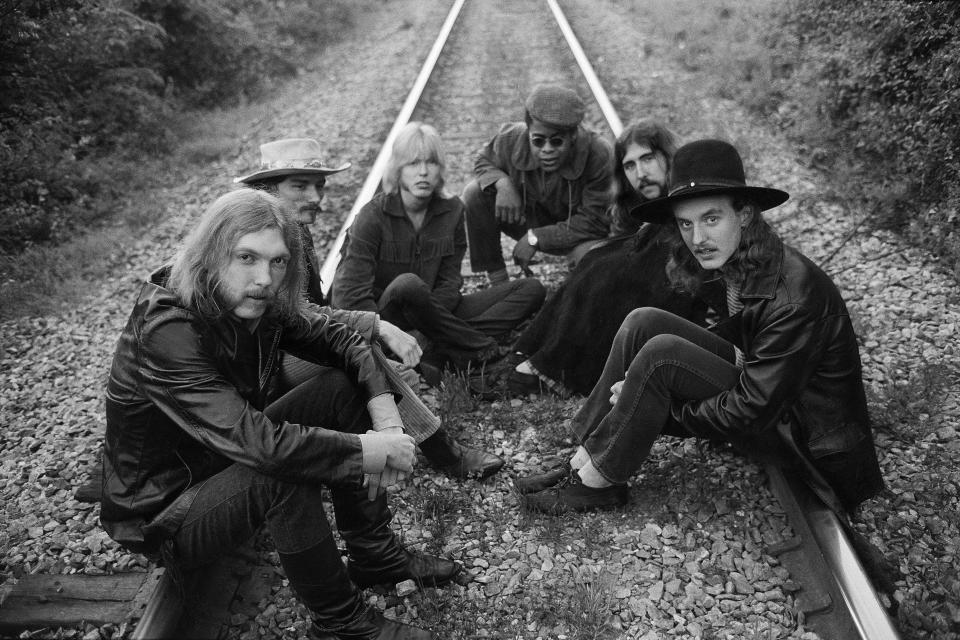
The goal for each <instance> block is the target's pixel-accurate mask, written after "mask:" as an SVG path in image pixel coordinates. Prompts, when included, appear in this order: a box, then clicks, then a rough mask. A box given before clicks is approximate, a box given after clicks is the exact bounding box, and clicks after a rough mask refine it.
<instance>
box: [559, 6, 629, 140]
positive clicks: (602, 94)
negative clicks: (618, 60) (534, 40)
mask: <svg viewBox="0 0 960 640" xmlns="http://www.w3.org/2000/svg"><path fill="white" fill-rule="evenodd" d="M547 5H549V7H550V11H552V12H553V17H554V18H555V19H556V21H557V24H558V25H560V31H561V32H562V33H563V37H564V38H566V40H567V46H569V47H570V50H571V51H572V52H573V57H574V58H575V59H576V61H577V65H578V66H579V67H580V72H581V73H583V77H584V78H585V79H586V81H587V85H588V86H589V87H590V91H591V92H592V93H593V98H594V99H595V100H596V101H597V104H598V105H600V111H601V112H602V113H603V117H604V118H606V120H607V125H608V126H609V127H610V130H611V131H612V132H613V137H614V138H616V137H617V136H619V135H620V132H622V131H623V123H622V122H621V121H620V116H619V115H617V110H616V109H614V108H613V105H612V104H611V103H610V99H609V98H607V92H606V91H604V89H603V85H602V84H600V79H599V78H598V77H597V74H596V73H595V72H594V70H593V65H591V64H590V60H588V59H587V54H586V53H584V52H583V47H581V46H580V42H579V41H578V40H577V36H575V35H574V33H573V29H571V28H570V23H569V22H568V21H567V17H566V16H565V15H564V14H563V11H562V10H561V9H560V5H558V4H557V0H547Z"/></svg>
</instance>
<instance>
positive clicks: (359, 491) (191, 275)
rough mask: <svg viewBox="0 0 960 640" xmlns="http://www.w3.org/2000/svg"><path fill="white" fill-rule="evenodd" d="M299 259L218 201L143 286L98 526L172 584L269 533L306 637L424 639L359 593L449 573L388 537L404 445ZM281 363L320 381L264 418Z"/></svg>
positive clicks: (247, 213)
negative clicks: (307, 291)
mask: <svg viewBox="0 0 960 640" xmlns="http://www.w3.org/2000/svg"><path fill="white" fill-rule="evenodd" d="M301 251H302V248H301V244H300V232H299V229H298V228H297V226H296V224H295V223H293V222H291V221H290V220H289V219H288V217H287V212H286V209H285V207H284V206H283V204H282V203H281V202H280V201H279V200H278V199H277V198H275V197H273V196H271V195H269V194H266V193H264V192H262V191H254V190H252V189H242V190H238V191H234V192H232V193H229V194H227V195H225V196H222V197H221V198H219V199H218V200H216V201H215V202H214V203H213V204H212V205H211V206H210V207H209V208H208V209H207V211H206V212H205V213H204V216H203V218H202V219H201V221H200V223H199V224H198V226H197V227H196V228H195V229H194V230H193V232H192V233H191V234H190V235H189V236H188V237H187V239H186V240H185V241H184V244H183V246H182V248H181V250H180V252H179V253H178V255H177V258H176V260H175V261H174V263H173V264H172V265H171V266H167V267H164V268H162V269H160V270H158V271H157V272H156V273H154V274H153V275H152V276H151V278H150V281H149V282H148V283H146V284H144V286H143V288H142V290H141V292H140V296H139V298H138V300H137V302H136V304H135V305H134V308H133V311H132V313H131V314H130V318H129V320H128V322H127V325H126V327H125V328H124V330H123V333H122V334H121V336H120V340H119V342H118V345H117V350H116V353H115V355H114V360H113V366H112V368H111V370H110V378H109V382H108V386H107V401H106V409H107V433H106V437H105V440H104V456H103V465H104V469H103V478H104V487H103V497H102V505H101V506H102V508H101V522H102V524H103V526H104V528H105V529H106V530H107V533H109V535H110V536H111V537H112V538H113V539H114V540H116V541H117V542H119V543H120V544H122V545H124V546H125V547H127V548H128V549H130V550H132V551H135V552H142V553H147V554H155V555H160V556H161V557H163V558H164V559H165V560H166V561H167V562H168V563H172V564H173V565H175V566H178V567H181V568H190V567H196V566H199V565H202V564H204V563H207V562H209V561H211V560H212V559H213V558H215V557H216V556H217V554H219V553H220V552H222V551H223V550H224V549H228V548H231V547H234V546H236V545H239V544H241V543H243V542H244V541H246V540H247V539H249V538H250V537H251V536H253V535H254V533H255V532H256V531H257V529H259V528H260V527H261V526H262V525H264V524H265V525H266V527H267V530H268V531H269V532H270V536H271V538H272V539H273V541H274V543H275V544H276V547H277V552H278V553H279V557H280V562H281V564H282V565H283V568H284V571H285V572H286V575H287V578H288V579H289V580H290V583H291V584H292V586H293V588H294V590H295V591H296V593H297V594H298V596H299V597H300V599H301V600H302V602H303V603H304V604H305V605H306V607H307V608H308V609H309V610H310V614H311V616H312V618H313V621H314V625H315V627H316V630H317V631H318V632H322V633H327V634H332V636H333V637H336V638H365V639H369V640H373V639H375V638H387V637H389V638H430V637H432V635H431V634H430V633H428V632H426V631H423V630H420V629H416V628H414V627H409V626H406V625H401V624H398V623H396V622H392V621H388V620H386V619H384V618H383V616H381V615H380V614H379V613H378V612H376V611H375V610H372V609H370V608H369V607H368V606H367V604H366V603H365V602H364V599H363V598H362V596H361V594H360V591H359V589H358V587H359V588H363V587H368V586H372V585H375V584H380V583H391V584H392V583H395V582H397V581H400V580H404V579H411V578H412V579H415V580H417V581H421V582H424V583H427V584H443V583H445V582H447V581H449V580H451V579H452V578H453V577H454V576H455V575H456V574H457V573H458V571H459V567H458V566H457V565H456V564H455V563H454V562H452V561H450V560H445V559H441V558H437V557H433V556H428V555H424V554H419V553H415V552H412V551H409V550H407V549H405V548H404V547H403V546H402V545H401V544H400V542H399V541H398V540H397V538H396V536H395V535H394V534H393V532H392V531H391V529H390V519H391V515H390V511H389V509H388V508H387V501H386V493H385V491H384V489H385V487H386V486H389V485H391V484H394V483H396V482H397V481H398V480H400V479H401V478H403V476H404V475H405V474H407V473H410V472H411V470H412V464H413V461H414V441H413V438H412V437H410V436H409V435H406V434H404V433H403V431H402V427H403V425H402V423H401V421H400V417H399V414H398V412H397V407H396V405H395V403H394V389H393V388H392V387H391V385H390V384H389V382H388V380H387V378H386V377H385V375H384V371H383V368H382V366H381V364H380V363H379V361H378V360H377V359H375V358H374V355H373V351H372V347H371V346H370V344H369V343H367V342H366V340H364V339H363V337H362V336H361V335H360V334H358V333H357V332H355V331H354V330H352V329H351V328H350V327H348V326H346V325H343V324H340V323H337V322H335V321H333V320H332V319H331V318H330V316H329V315H326V314H323V313H319V312H318V311H317V310H316V307H310V306H307V305H306V304H305V303H304V302H303V298H302V295H301V292H302V290H303V285H304V279H305V277H306V276H305V273H304V271H303V269H302V267H301V264H302V262H301V260H302V256H301ZM279 349H284V350H286V351H288V352H290V353H293V354H296V355H297V357H299V358H302V359H305V360H309V361H311V362H314V363H317V364H323V365H325V366H324V367H323V369H322V370H321V371H320V372H319V373H318V374H317V375H316V376H314V377H313V378H311V379H309V380H307V381H306V382H304V383H303V384H301V385H300V386H298V387H296V388H295V389H293V390H292V391H290V392H288V393H287V394H285V395H283V396H282V397H280V398H279V399H277V400H275V401H273V402H271V403H269V404H268V402H267V400H266V394H267V392H268V390H269V388H270V377H271V374H272V373H273V370H274V366H273V363H274V362H275V360H276V357H277V353H278V350H279ZM324 485H326V486H327V487H329V489H330V495H331V497H332V501H333V508H334V511H335V513H336V518H337V526H338V529H339V530H340V533H341V536H342V537H343V539H344V541H345V542H346V544H347V548H348V550H349V553H350V562H349V564H348V565H347V566H344V564H343V563H342V562H341V560H340V553H339V551H338V550H337V545H336V543H335V542H334V540H333V536H332V534H331V529H330V525H329V523H328V521H327V517H326V515H325V512H324V507H323V503H322V497H323V493H322V491H321V489H322V487H323V486H324Z"/></svg>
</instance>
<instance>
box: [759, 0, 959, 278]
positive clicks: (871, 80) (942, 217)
mask: <svg viewBox="0 0 960 640" xmlns="http://www.w3.org/2000/svg"><path fill="white" fill-rule="evenodd" d="M782 16H783V18H782V20H783V27H784V29H783V30H781V31H778V32H777V33H775V34H773V35H771V36H770V38H769V40H770V42H771V44H772V45H773V50H774V56H775V59H779V60H789V61H791V63H793V64H788V65H785V66H783V67H782V70H785V72H786V73H785V74H783V75H782V76H781V79H780V80H779V82H777V83H776V84H777V86H778V87H779V89H780V92H781V94H782V97H783V99H784V101H785V102H779V105H778V107H777V115H779V116H781V117H784V119H785V120H786V124H787V125H788V126H789V127H790V128H791V129H792V130H793V131H794V132H795V133H796V134H797V135H798V139H799V140H801V141H802V142H804V143H805V144H806V145H807V146H808V147H809V149H810V150H811V154H810V155H811V159H812V160H814V161H816V162H821V163H822V164H823V165H824V166H825V167H827V168H828V169H830V170H832V171H833V172H834V173H835V175H836V176H837V177H838V178H839V179H840V180H841V183H840V187H841V189H842V190H844V191H845V192H846V194H847V196H848V197H854V198H857V197H862V198H865V199H866V200H868V201H870V200H872V202H870V203H869V204H871V205H873V206H871V207H870V209H871V210H873V211H875V212H876V214H877V216H878V221H879V222H880V223H881V224H886V225H890V226H893V227H895V228H897V229H899V230H901V231H904V232H906V233H907V234H908V235H910V236H911V237H912V238H913V239H914V240H917V241H919V242H921V243H922V244H923V245H924V246H927V247H929V248H930V249H932V250H933V251H935V252H937V253H939V254H941V255H943V256H944V257H946V258H947V260H948V263H950V264H958V263H957V260H958V259H960V108H958V105H960V29H958V27H960V3H957V2H943V1H936V0H934V1H931V0H883V1H881V2H862V3H861V2H848V1H847V0H793V1H792V2H791V3H790V4H789V5H787V7H786V10H785V11H784V12H783V13H782ZM958 273H960V272H958Z"/></svg>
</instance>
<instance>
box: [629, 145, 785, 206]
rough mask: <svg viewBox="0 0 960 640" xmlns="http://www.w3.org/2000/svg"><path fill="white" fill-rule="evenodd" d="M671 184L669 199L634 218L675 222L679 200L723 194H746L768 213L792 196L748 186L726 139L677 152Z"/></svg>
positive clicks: (655, 202) (650, 203) (737, 156)
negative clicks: (676, 203) (675, 210)
mask: <svg viewBox="0 0 960 640" xmlns="http://www.w3.org/2000/svg"><path fill="white" fill-rule="evenodd" d="M668 182H669V188H668V190H667V195H666V196H665V197H663V198H657V199H656V200H649V201H647V202H644V203H643V204H640V205H638V206H636V207H634V208H633V209H631V210H630V215H632V216H633V217H634V218H636V219H638V220H642V221H644V222H659V223H664V222H670V221H672V220H673V204H674V203H675V202H677V201H679V200H687V199H689V198H696V197H700V196H711V195H717V194H721V193H727V194H743V195H745V196H747V197H749V198H750V200H752V201H753V202H754V203H755V204H756V205H757V206H758V207H760V210H761V211H766V210H767V209H772V208H774V207H776V206H778V205H781V204H783V203H784V202H786V201H787V199H788V198H789V197H790V194H788V193H787V192H786V191H781V190H780V189H771V188H769V187H752V186H749V185H747V181H746V178H745V177H744V173H743V161H742V160H741V159H740V154H739V153H737V150H736V149H735V148H734V146H733V145H732V144H730V143H729V142H724V141H723V140H697V141H696V142H691V143H689V144H685V145H683V146H682V147H680V148H679V149H677V152H676V153H675V154H674V156H673V164H672V166H671V168H670V177H669V181H668Z"/></svg>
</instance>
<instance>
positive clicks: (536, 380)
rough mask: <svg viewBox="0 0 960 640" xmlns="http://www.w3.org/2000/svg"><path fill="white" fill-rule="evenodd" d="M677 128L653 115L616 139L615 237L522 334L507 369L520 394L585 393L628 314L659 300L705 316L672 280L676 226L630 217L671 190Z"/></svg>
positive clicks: (697, 317) (698, 318)
mask: <svg viewBox="0 0 960 640" xmlns="http://www.w3.org/2000/svg"><path fill="white" fill-rule="evenodd" d="M676 150H677V143H676V137H675V136H674V135H673V133H672V132H671V131H670V130H669V129H667V128H666V127H664V126H663V125H661V124H660V123H658V122H655V121H653V120H641V121H640V122H638V123H636V124H633V125H630V126H628V127H627V128H626V129H624V130H623V132H622V133H621V134H620V136H619V137H618V138H617V142H616V144H615V145H614V155H615V158H614V164H613V174H614V182H615V185H616V187H615V192H614V193H615V195H614V201H613V204H611V205H610V208H609V215H610V218H611V220H612V228H611V236H612V237H611V238H610V239H609V240H608V241H607V242H606V243H605V244H603V245H601V246H599V247H597V248H595V249H591V250H590V252H589V253H588V254H587V255H586V256H584V258H583V260H581V261H580V263H579V264H578V265H577V266H576V267H575V268H574V269H573V270H572V271H571V272H570V274H569V275H568V276H567V278H566V280H564V282H563V284H561V285H560V288H559V289H558V290H557V292H556V294H554V295H553V296H552V297H551V298H550V299H549V300H547V303H546V304H545V305H544V306H543V308H542V309H541V310H540V312H539V313H538V314H537V315H536V317H534V319H533V320H532V321H531V322H530V324H529V325H528V326H527V328H526V329H524V331H523V333H522V334H521V335H520V338H519V339H518V340H517V344H516V347H515V349H516V351H517V352H519V353H521V354H523V355H524V356H525V357H526V359H525V360H524V361H523V362H521V363H520V364H518V365H517V366H516V369H515V370H514V371H512V372H511V373H510V378H509V387H510V390H511V391H512V392H514V393H518V394H528V393H544V392H551V393H555V394H557V395H560V396H563V397H565V396H569V395H571V394H573V393H579V394H582V395H588V394H589V393H590V390H591V389H593V386H594V385H595V384H596V383H597V380H598V379H599V378H600V373H601V372H602V371H603V364H604V362H606V359H607V354H608V353H609V352H610V347H611V346H612V345H613V338H614V336H615V335H616V333H617V329H619V328H620V324H621V323H622V322H623V319H624V318H626V317H627V314H628V313H630V312H631V311H633V310H634V309H636V308H638V307H657V308H659V309H664V310H665V311H670V312H671V313H674V314H676V315H678V316H681V317H684V318H687V319H688V320H693V321H695V322H702V321H703V318H704V316H705V315H706V309H705V308H704V305H703V304H702V303H699V302H698V301H696V300H695V299H694V298H693V297H692V296H690V295H689V294H683V293H678V292H676V291H674V290H673V288H672V287H671V286H670V284H669V282H668V281H667V274H666V265H667V257H668V252H669V247H670V238H671V230H670V229H669V228H667V227H666V226H664V225H659V224H645V225H643V226H641V224H640V222H639V221H636V220H634V219H633V217H632V216H631V215H630V213H629V212H630V210H631V209H632V208H633V207H635V206H636V205H638V204H640V203H641V202H646V201H647V200H652V199H653V198H659V197H660V196H662V195H664V194H665V193H666V190H667V172H668V171H669V169H670V159H671V158H672V157H673V154H674V152H675V151H676Z"/></svg>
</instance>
